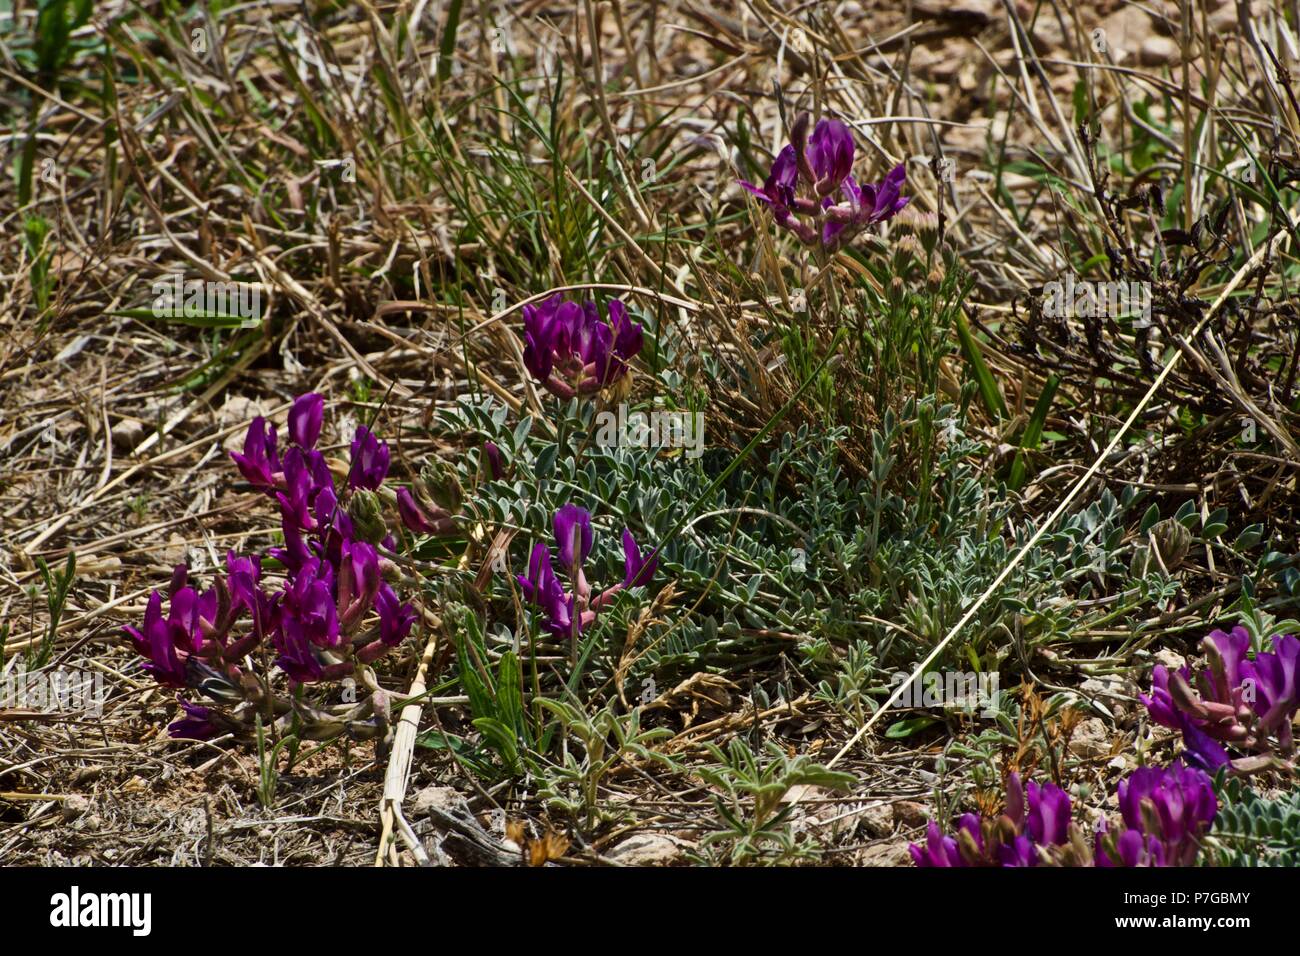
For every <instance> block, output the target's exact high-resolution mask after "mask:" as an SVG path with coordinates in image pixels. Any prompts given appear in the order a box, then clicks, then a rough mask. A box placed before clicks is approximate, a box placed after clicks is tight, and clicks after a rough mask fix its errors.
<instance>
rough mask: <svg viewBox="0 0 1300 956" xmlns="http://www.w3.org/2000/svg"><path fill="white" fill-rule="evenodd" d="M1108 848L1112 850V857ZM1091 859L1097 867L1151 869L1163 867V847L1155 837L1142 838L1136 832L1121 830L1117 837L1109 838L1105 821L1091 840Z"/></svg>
mask: <svg viewBox="0 0 1300 956" xmlns="http://www.w3.org/2000/svg"><path fill="white" fill-rule="evenodd" d="M1109 848H1113V850H1114V856H1117V857H1118V858H1119V859H1118V862H1116V860H1115V859H1114V858H1113V857H1112V854H1111V852H1110V849H1109ZM1092 858H1093V862H1094V864H1095V865H1096V866H1099V867H1116V866H1124V867H1130V868H1132V867H1139V866H1142V867H1153V866H1165V865H1166V864H1165V848H1164V845H1163V844H1162V843H1161V842H1160V841H1159V840H1158V839H1156V838H1155V837H1146V836H1143V835H1142V834H1141V833H1140V832H1139V831H1137V830H1122V831H1121V832H1120V833H1119V835H1118V836H1116V837H1111V836H1110V833H1109V826H1108V825H1107V823H1106V821H1105V820H1102V821H1101V826H1100V827H1099V828H1098V830H1097V834H1096V836H1095V837H1094V838H1093V848H1092Z"/></svg>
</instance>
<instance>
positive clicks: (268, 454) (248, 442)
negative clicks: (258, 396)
mask: <svg viewBox="0 0 1300 956" xmlns="http://www.w3.org/2000/svg"><path fill="white" fill-rule="evenodd" d="M230 457H231V458H232V459H233V460H234V462H235V464H236V465H238V466H239V471H240V473H241V474H242V475H243V476H244V478H245V480H246V481H248V483H249V484H251V485H252V486H253V487H254V488H257V489H258V490H259V491H269V490H270V489H272V488H274V487H275V485H276V482H277V481H278V476H279V472H280V457H279V455H277V454H276V449H275V426H274V425H272V424H271V423H270V422H268V421H267V420H266V419H265V418H263V417H262V416H261V415H258V416H257V417H256V418H254V419H253V422H252V424H251V425H249V426H248V434H247V435H245V436H244V453H243V454H242V455H241V454H240V453H239V452H236V451H232V452H231V453H230Z"/></svg>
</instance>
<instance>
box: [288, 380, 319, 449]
mask: <svg viewBox="0 0 1300 956" xmlns="http://www.w3.org/2000/svg"><path fill="white" fill-rule="evenodd" d="M324 415H325V398H324V397H323V396H321V395H318V394H316V393H315V392H308V393H307V394H305V395H299V396H298V397H297V398H295V399H294V400H293V406H292V407H291V408H290V409H289V438H290V439H291V440H292V441H293V442H294V444H296V445H298V446H299V447H300V448H303V449H310V448H315V447H316V440H317V439H318V438H320V426H321V420H322V418H323V417H324Z"/></svg>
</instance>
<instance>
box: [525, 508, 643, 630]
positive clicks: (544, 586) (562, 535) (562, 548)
mask: <svg viewBox="0 0 1300 956" xmlns="http://www.w3.org/2000/svg"><path fill="white" fill-rule="evenodd" d="M553 524H554V530H555V542H556V550H557V553H558V559H559V566H560V569H561V570H562V571H563V572H564V574H565V575H566V576H567V577H568V579H569V589H567V590H566V589H565V587H564V584H563V583H562V582H561V581H560V579H559V577H558V575H556V573H555V569H554V567H553V566H552V564H551V550H550V548H549V547H548V546H547V545H546V543H545V542H543V541H539V542H537V543H536V544H534V545H533V549H532V551H531V552H530V553H529V556H528V573H527V574H521V575H518V576H517V580H518V582H519V586H520V589H521V590H522V591H523V594H524V599H525V600H526V601H527V602H528V603H530V604H533V605H534V606H536V607H538V608H540V609H541V611H542V616H543V622H544V625H545V627H546V628H547V630H549V631H551V632H552V633H554V634H557V635H568V636H569V637H570V639H571V640H572V641H573V642H574V646H575V653H576V642H577V637H578V635H579V634H580V633H582V631H583V630H585V629H586V628H587V627H589V626H590V625H591V624H592V622H594V621H595V620H596V613H597V612H598V611H599V610H600V609H601V608H603V607H605V606H606V605H607V604H609V603H610V602H611V601H612V600H613V599H614V596H615V595H616V594H618V593H619V592H620V591H622V590H623V589H624V588H627V587H635V586H642V585H645V584H648V583H649V582H650V579H651V578H652V577H653V576H654V573H655V570H656V568H657V567H658V559H657V555H656V553H654V552H652V553H651V554H649V555H647V556H645V557H643V556H642V553H641V549H640V548H639V547H638V546H637V543H636V540H635V539H634V538H633V537H632V534H631V532H630V531H627V530H626V529H625V530H624V532H623V550H624V567H625V571H626V574H625V577H624V579H623V580H622V581H620V582H618V583H616V584H614V585H612V586H611V587H608V588H606V589H605V590H604V591H602V592H600V593H599V594H596V595H594V596H593V595H592V592H591V587H590V585H589V584H588V583H587V577H586V573H585V571H584V570H583V562H585V561H586V560H587V557H588V555H590V553H591V549H592V545H593V544H594V540H595V536H594V532H593V530H592V525H591V514H590V513H589V512H587V511H586V510H585V509H584V508H580V507H578V506H577V505H574V504H567V505H564V506H563V507H561V508H560V509H559V510H558V511H557V512H556V513H555V516H554V520H553Z"/></svg>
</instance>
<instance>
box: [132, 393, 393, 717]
mask: <svg viewBox="0 0 1300 956" xmlns="http://www.w3.org/2000/svg"><path fill="white" fill-rule="evenodd" d="M323 418H324V399H323V398H322V397H321V396H320V395H317V394H314V393H311V394H307V395H301V396H299V397H298V398H297V399H295V400H294V402H293V404H292V407H291V408H290V411H289V419H288V434H289V441H288V444H287V446H286V447H285V449H284V450H283V452H282V453H281V452H280V451H279V450H278V449H277V434H276V430H275V428H274V427H272V426H271V425H269V423H267V421H266V420H265V419H264V418H260V417H259V418H256V419H254V420H253V422H252V423H251V425H250V426H249V429H248V434H247V435H246V436H245V440H244V450H243V453H242V454H241V453H235V454H233V455H232V456H231V457H232V458H233V460H234V462H235V464H236V465H237V466H238V467H239V470H240V472H241V473H242V474H243V476H244V478H245V479H247V480H248V481H249V482H250V483H251V484H253V485H254V486H255V487H257V488H258V489H259V490H261V491H262V492H264V493H265V494H267V495H268V496H269V497H271V498H272V499H273V500H275V501H277V502H278V504H279V507H280V524H281V529H282V530H283V532H284V544H283V546H282V547H275V548H270V549H268V551H267V553H268V554H269V555H270V556H271V557H273V558H275V559H277V560H278V561H280V562H281V563H282V564H283V566H284V569H285V580H284V583H283V585H282V586H281V587H280V589H279V590H278V591H275V592H274V593H270V589H269V587H268V586H267V584H266V582H265V581H264V579H263V567H262V560H261V558H260V556H258V555H249V556H241V555H237V554H235V553H234V552H230V553H228V554H227V555H226V566H225V574H224V575H221V574H219V575H217V576H216V579H215V585H214V587H212V588H211V589H210V590H208V591H200V590H198V589H196V588H194V587H192V586H190V584H189V571H188V568H186V567H185V566H183V565H182V566H178V567H177V568H176V569H175V571H174V572H173V574H172V580H171V584H170V586H169V587H168V590H167V598H168V607H167V609H166V615H165V616H164V607H163V596H162V595H161V594H159V593H158V592H154V593H153V594H152V595H151V597H150V599H149V602H148V604H147V606H146V609H145V615H144V622H143V624H142V626H141V627H140V628H135V627H126V628H125V629H124V631H125V634H126V636H127V637H128V638H129V639H130V641H131V642H132V644H133V645H134V647H135V649H136V650H137V651H138V652H139V653H140V654H141V656H143V657H144V658H145V663H144V665H143V666H144V669H145V670H146V671H147V672H148V673H150V674H152V675H153V676H154V678H155V679H156V680H157V681H158V682H159V683H160V684H163V685H165V686H170V687H176V688H189V689H194V690H198V691H200V692H202V693H204V694H206V695H207V696H208V697H210V698H212V699H213V700H214V701H217V702H218V703H219V704H222V705H229V704H237V706H235V709H234V710H233V711H231V712H229V713H227V712H226V711H225V710H223V709H220V708H218V707H206V706H201V705H199V704H196V703H193V702H192V701H182V708H183V711H184V716H183V717H182V719H180V720H178V721H176V722H174V723H173V724H172V726H171V727H170V728H169V732H170V733H172V735H173V736H182V737H187V738H194V739H206V738H210V737H211V736H215V735H216V734H218V733H221V732H225V730H242V731H247V730H248V727H247V719H248V717H249V716H250V715H251V714H252V713H253V712H254V711H256V712H259V713H260V712H262V704H263V703H264V701H263V700H261V699H260V698H261V695H262V694H263V693H266V692H267V691H266V687H267V686H268V685H264V684H262V683H261V682H259V681H256V680H253V681H249V680H248V679H247V678H248V677H249V676H250V675H247V674H244V673H243V672H242V669H243V668H245V667H247V666H248V660H249V659H250V655H251V654H252V652H253V651H255V650H256V649H257V648H258V647H259V646H260V645H262V644H263V643H264V642H265V641H266V640H268V639H269V641H270V643H271V645H272V646H273V647H274V649H275V651H276V658H275V660H276V664H277V665H278V666H279V668H280V669H281V670H282V671H283V672H284V673H285V674H286V675H287V676H288V677H289V679H290V681H291V682H292V683H295V684H306V683H312V682H316V681H321V680H333V679H337V678H340V677H346V676H348V675H349V674H352V673H354V672H355V670H356V668H357V667H358V666H361V665H366V664H369V663H371V662H373V661H374V660H376V659H377V658H379V657H380V656H382V655H383V654H385V653H387V652H388V651H389V650H390V649H391V648H393V647H395V646H397V645H398V644H400V643H402V641H404V640H405V639H406V638H407V636H408V635H409V634H410V632H411V630H412V628H413V627H414V626H415V623H416V621H417V616H416V613H415V610H414V609H413V608H412V607H411V605H410V604H407V603H403V602H402V601H401V600H400V598H399V597H398V595H397V592H396V591H395V590H394V588H393V586H392V585H391V584H389V583H388V582H386V581H385V580H384V574H385V573H386V572H387V573H389V574H390V575H391V574H393V573H395V572H396V569H395V568H394V567H393V566H392V565H391V564H390V563H388V560H387V558H384V557H381V549H382V551H383V552H384V553H387V552H390V551H392V550H393V549H394V548H395V547H396V542H395V540H394V539H393V538H392V536H391V535H385V534H384V525H383V522H382V519H381V520H380V521H379V522H378V525H377V526H376V524H375V523H374V522H370V521H369V518H370V517H373V511H374V510H375V509H376V508H378V507H380V502H382V501H383V500H384V497H383V496H382V495H381V494H379V493H376V492H377V489H378V488H379V486H380V485H381V484H382V483H383V481H384V479H385V478H386V477H387V473H388V466H389V449H388V445H387V444H386V443H384V442H381V441H379V439H378V438H377V437H376V436H375V435H373V434H372V433H371V432H370V430H369V429H368V428H365V427H361V428H358V429H357V432H356V437H355V439H354V441H353V442H352V447H351V453H352V469H351V473H350V481H349V482H348V487H347V488H343V489H338V488H336V487H335V483H334V476H333V474H332V472H331V469H330V464H329V462H327V461H326V459H325V456H324V455H323V454H322V453H321V452H320V451H318V450H317V449H316V447H315V446H316V444H317V442H318V441H319V440H320V434H321V427H322V422H323ZM359 489H362V490H359ZM408 494H409V493H408ZM340 496H343V500H340ZM402 499H403V496H402V495H401V494H399V495H398V509H399V512H402V511H407V512H409V511H410V509H409V508H404V507H403V500H402ZM389 500H391V499H389ZM410 503H411V502H406V504H410ZM350 510H355V511H356V513H357V515H358V518H357V521H356V522H354V521H353V519H352V516H351V515H350V513H349V512H350ZM409 517H410V515H409V513H408V514H403V520H406V519H407V518H409ZM362 523H364V527H363V526H362ZM376 541H378V543H377V544H376V543H374V542H376ZM368 622H370V623H368ZM324 655H328V657H326V656H324ZM256 659H257V658H256V656H253V657H252V660H254V661H256ZM254 688H259V689H256V690H254ZM271 693H272V694H273V695H274V693H275V692H274V691H271ZM273 709H274V711H275V713H277V714H285V713H288V712H289V711H290V710H291V709H292V707H291V705H290V704H289V703H288V702H287V701H285V700H283V699H280V700H279V701H278V704H277V705H276V707H275V708H273ZM313 732H317V733H322V734H326V735H328V734H330V733H335V732H337V731H336V730H335V729H334V728H333V727H332V725H331V726H330V727H316V728H314V731H313ZM321 739H324V738H321Z"/></svg>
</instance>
